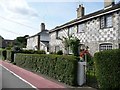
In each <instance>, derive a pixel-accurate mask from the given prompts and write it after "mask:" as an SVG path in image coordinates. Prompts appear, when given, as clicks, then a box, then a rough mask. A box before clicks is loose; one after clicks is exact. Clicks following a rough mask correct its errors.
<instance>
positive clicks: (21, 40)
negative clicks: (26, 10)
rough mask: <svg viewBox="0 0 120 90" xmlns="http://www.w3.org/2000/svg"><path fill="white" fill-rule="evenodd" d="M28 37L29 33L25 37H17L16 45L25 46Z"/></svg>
mask: <svg viewBox="0 0 120 90" xmlns="http://www.w3.org/2000/svg"><path fill="white" fill-rule="evenodd" d="M27 37H28V35H25V36H23V37H17V38H16V39H15V45H16V46H17V47H20V48H25V47H26V45H27Z"/></svg>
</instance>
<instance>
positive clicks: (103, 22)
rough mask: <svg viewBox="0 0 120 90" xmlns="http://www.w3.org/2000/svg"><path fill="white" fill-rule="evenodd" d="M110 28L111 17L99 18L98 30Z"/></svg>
mask: <svg viewBox="0 0 120 90" xmlns="http://www.w3.org/2000/svg"><path fill="white" fill-rule="evenodd" d="M109 27H112V15H106V16H102V17H101V18H100V28H109Z"/></svg>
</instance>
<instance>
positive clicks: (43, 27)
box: [41, 23, 45, 31]
mask: <svg viewBox="0 0 120 90" xmlns="http://www.w3.org/2000/svg"><path fill="white" fill-rule="evenodd" d="M43 30H45V24H44V23H41V31H43Z"/></svg>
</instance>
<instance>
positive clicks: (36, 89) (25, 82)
mask: <svg viewBox="0 0 120 90" xmlns="http://www.w3.org/2000/svg"><path fill="white" fill-rule="evenodd" d="M0 66H2V67H3V68H5V69H6V70H7V71H9V72H10V73H12V74H13V75H15V76H16V77H18V78H19V79H21V80H22V81H24V82H25V83H27V84H29V85H30V86H31V87H32V88H35V89H36V90H37V87H35V86H34V85H32V84H31V83H29V82H28V81H26V80H25V79H23V78H22V77H20V76H18V75H17V74H15V73H14V72H12V71H11V70H9V69H8V68H6V67H5V66H3V65H1V64H0Z"/></svg>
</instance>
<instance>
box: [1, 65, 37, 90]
mask: <svg viewBox="0 0 120 90" xmlns="http://www.w3.org/2000/svg"><path fill="white" fill-rule="evenodd" d="M0 73H2V78H0V80H1V81H2V87H0V88H1V89H14V88H15V89H30V90H36V89H35V88H33V87H32V86H31V85H29V84H28V83H26V82H24V81H22V80H21V79H19V78H18V77H16V76H15V75H14V74H12V73H11V72H9V71H8V70H7V69H6V68H4V67H2V66H0Z"/></svg>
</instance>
